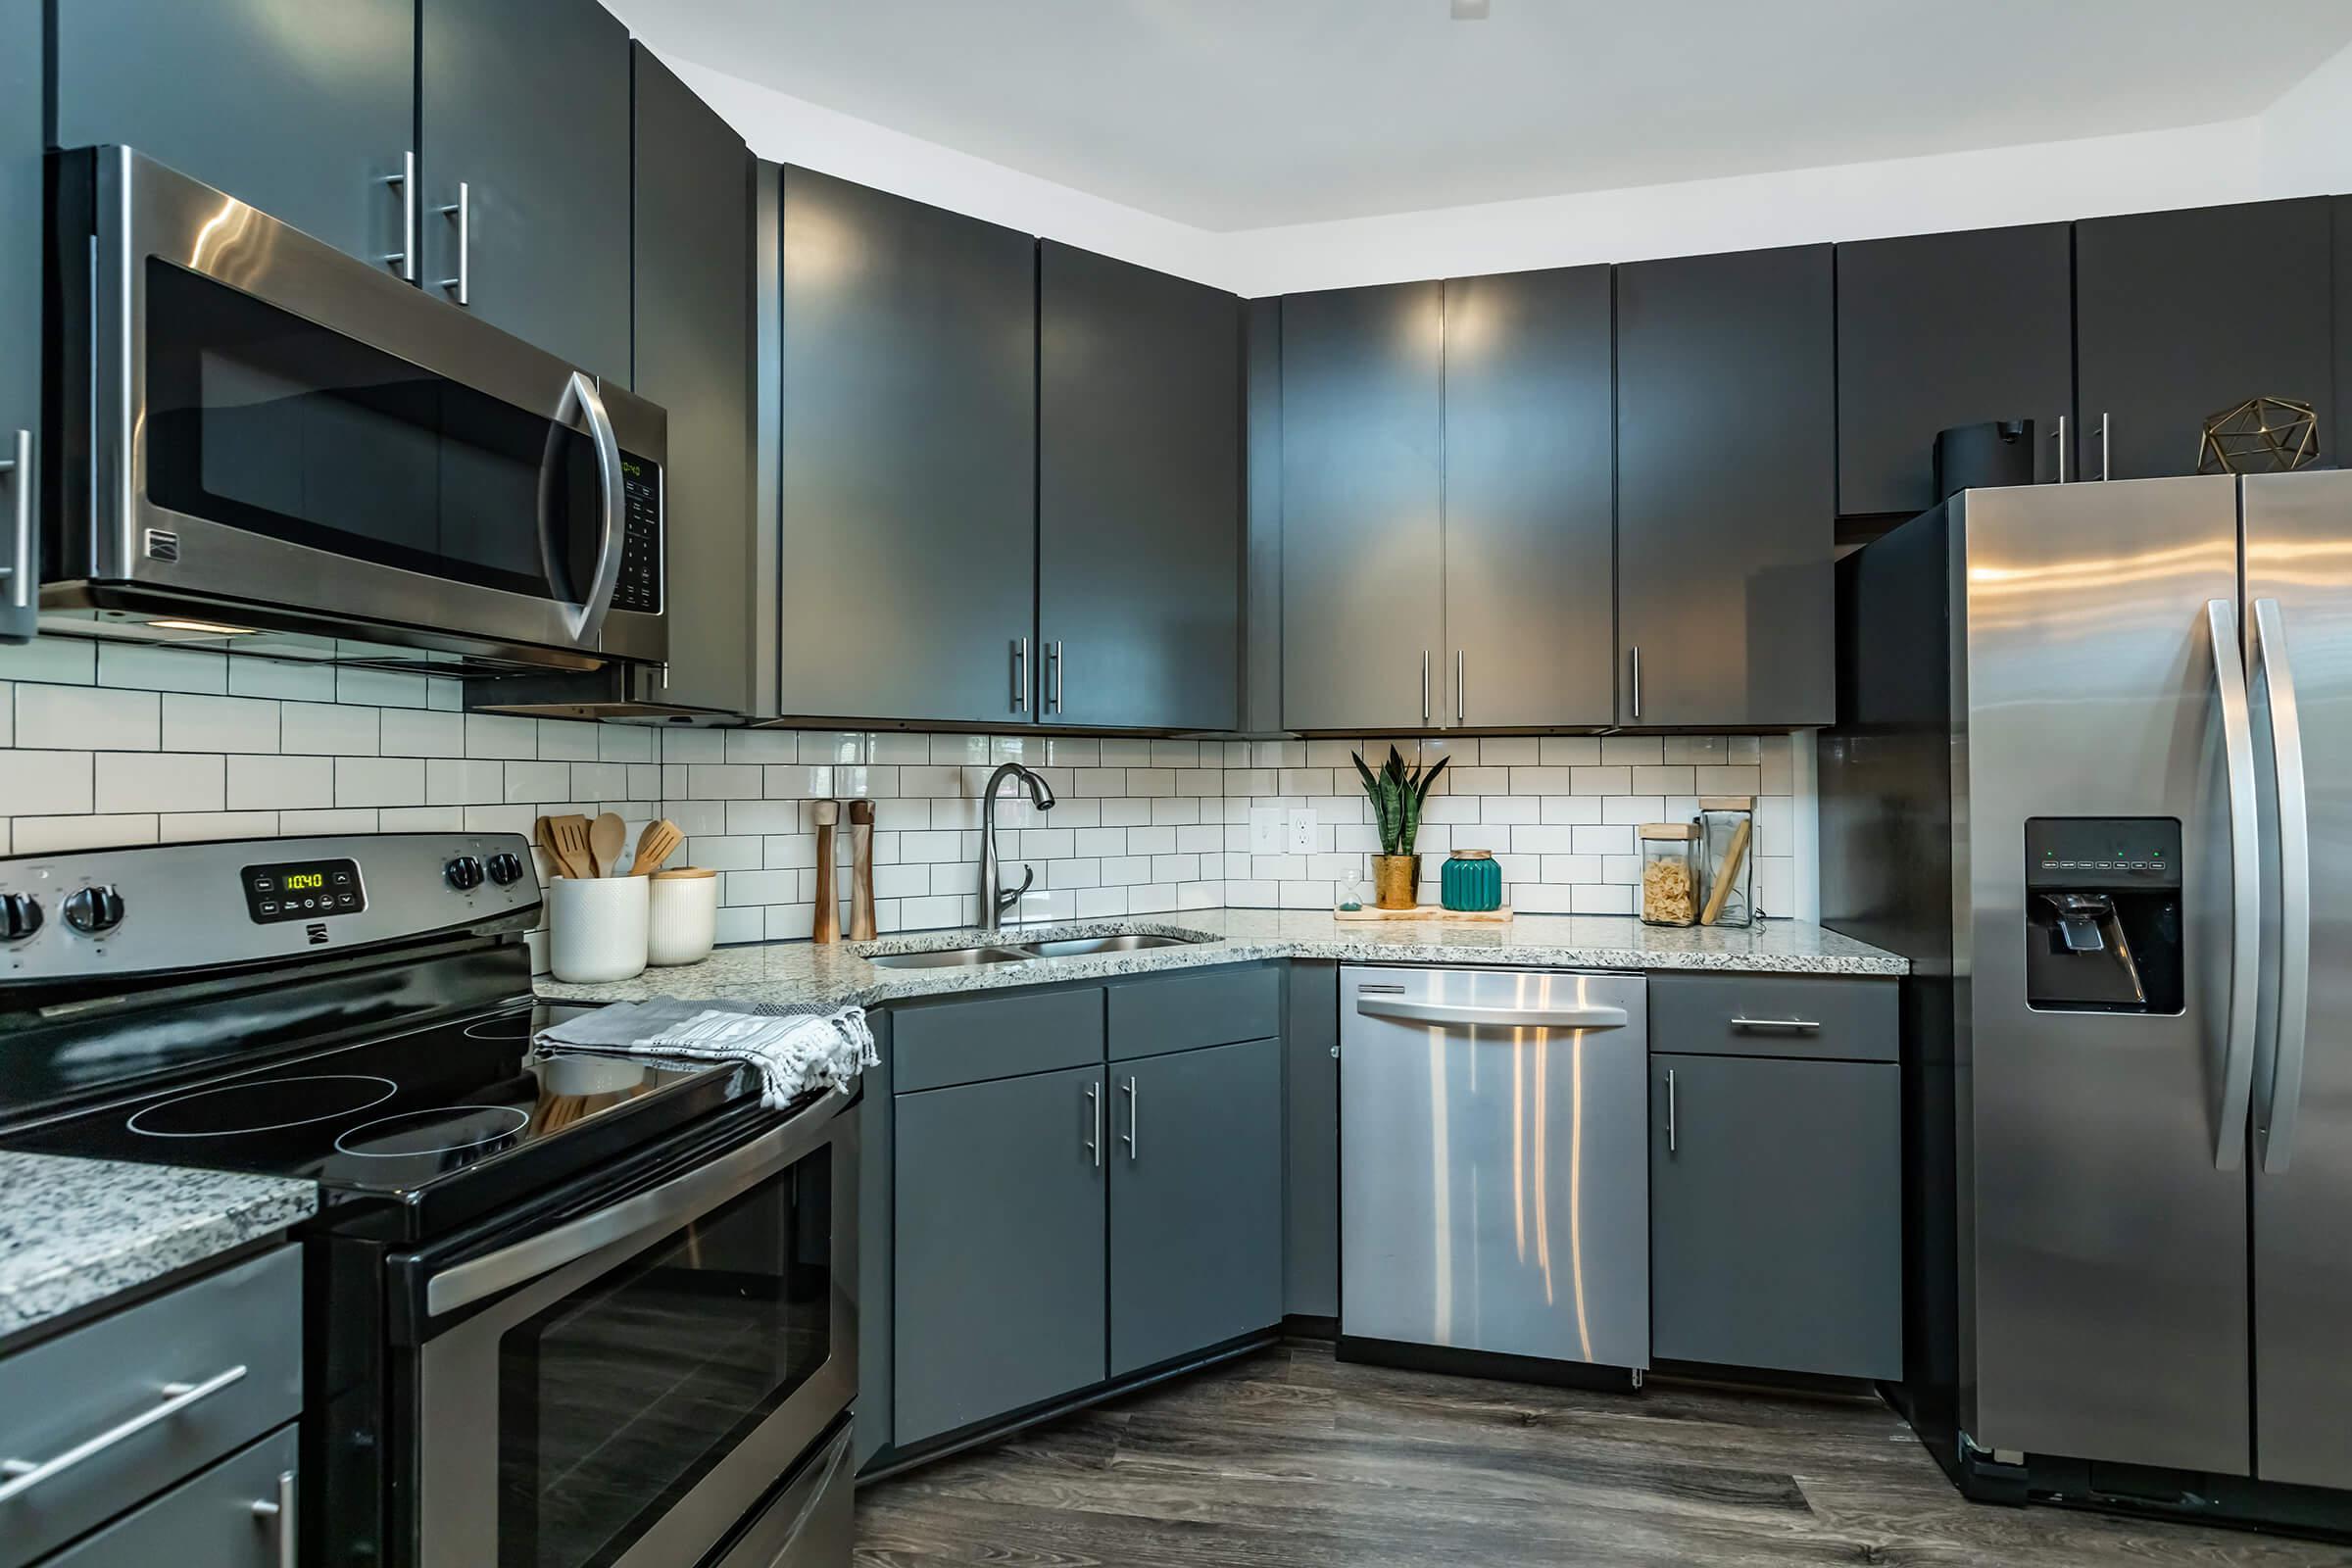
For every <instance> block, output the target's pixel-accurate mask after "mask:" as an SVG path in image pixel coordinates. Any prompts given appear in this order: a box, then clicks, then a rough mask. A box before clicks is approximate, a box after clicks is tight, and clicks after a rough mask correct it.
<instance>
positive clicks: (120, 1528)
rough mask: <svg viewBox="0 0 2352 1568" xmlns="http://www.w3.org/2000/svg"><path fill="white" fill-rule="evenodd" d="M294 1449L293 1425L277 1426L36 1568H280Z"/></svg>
mask: <svg viewBox="0 0 2352 1568" xmlns="http://www.w3.org/2000/svg"><path fill="white" fill-rule="evenodd" d="M298 1451H299V1445H298V1443H297V1441H296V1432H295V1428H294V1427H292V1426H286V1427H282V1428H280V1429H279V1430H278V1431H276V1432H274V1433H272V1434H270V1436H269V1437H266V1438H264V1439H263V1440H262V1441H261V1442H259V1443H257V1444H254V1445H253V1446H251V1447H248V1448H246V1449H244V1450H242V1451H241V1452H238V1453H233V1454H231V1455H229V1456H228V1457H227V1458H225V1459H223V1460H221V1462H220V1463H219V1464H217V1465H214V1466H213V1467H212V1468H211V1469H209V1470H206V1471H203V1472H202V1473H200V1474H198V1475H194V1476H191V1477H189V1478H188V1479H187V1480H185V1481H183V1482H181V1483H180V1484H179V1485H178V1486H176V1487H173V1488H172V1490H171V1491H170V1492H167V1493H165V1494H164V1495H162V1496H160V1497H158V1498H156V1499H155V1500H154V1501H152V1502H149V1503H145V1504H143V1505H141V1506H140V1507H137V1508H134V1509H132V1510H131V1511H130V1512H129V1513H127V1514H125V1515H123V1517H122V1518H121V1519H118V1520H116V1521H115V1522H114V1523H113V1524H111V1525H108V1526H107V1527H106V1528H105V1529H103V1530H101V1531H99V1532H98V1533H97V1534H96V1535H94V1536H90V1537H88V1538H87V1539H85V1540H83V1541H81V1542H79V1543H77V1544H74V1545H72V1546H69V1547H67V1548H66V1549H65V1550H64V1551H61V1552H59V1553H58V1554H57V1555H56V1556H54V1557H51V1558H49V1559H47V1560H46V1561H44V1562H43V1563H42V1564H41V1568H145V1565H147V1564H152V1563H170V1564H171V1565H172V1568H285V1565H286V1564H287V1563H290V1562H293V1561H294V1560H295V1557H294V1555H293V1551H292V1549H291V1547H290V1545H289V1544H288V1542H287V1534H288V1532H290V1531H295V1530H298V1529H299V1528H300V1519H301V1512H302V1505H301V1489H300V1485H299V1483H300V1479H301V1478H300V1474H299V1469H300V1466H299V1458H298Z"/></svg>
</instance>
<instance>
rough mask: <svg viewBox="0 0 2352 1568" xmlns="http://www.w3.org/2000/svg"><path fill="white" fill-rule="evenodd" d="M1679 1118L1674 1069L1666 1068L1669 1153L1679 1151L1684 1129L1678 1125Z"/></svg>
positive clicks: (1667, 1144) (1667, 1145)
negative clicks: (1676, 1104)
mask: <svg viewBox="0 0 2352 1568" xmlns="http://www.w3.org/2000/svg"><path fill="white" fill-rule="evenodd" d="M1679 1119H1680V1118H1679V1116H1678V1115H1677V1112H1676V1110H1675V1104H1674V1069H1673V1068H1672V1067H1669V1068H1667V1069H1666V1152H1668V1153H1669V1154H1672V1153H1675V1152H1678V1145H1679V1141H1680V1139H1681V1137H1682V1129H1681V1128H1680V1127H1679V1126H1678V1125H1677V1122H1678V1121H1679Z"/></svg>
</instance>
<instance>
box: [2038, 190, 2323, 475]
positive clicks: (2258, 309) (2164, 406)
mask: <svg viewBox="0 0 2352 1568" xmlns="http://www.w3.org/2000/svg"><path fill="white" fill-rule="evenodd" d="M2329 206H2330V203H2329V200H2328V199H2327V198H2326V197H2312V198H2308V199H2305V200H2299V201H2282V202H2252V203H2246V204H2244V205H2241V206H2235V207H2200V208H2192V209H2189V210H2187V211H2183V212H2171V213H2140V214H2136V215H2133V216H2131V217H2128V218H2100V219H2093V220H2089V221H2083V222H2080V223H2077V224H2076V225H2075V334H2076V336H2075V346H2076V364H2077V367H2078V372H2077V374H2078V379H2077V382H2076V388H2077V399H2076V405H2075V428H2074V431H2073V436H2074V446H2075V451H2076V458H2075V460H2074V462H2073V463H2072V464H2071V465H2070V466H2069V470H2068V475H2069V477H2076V476H2080V477H2082V478H2084V479H2099V478H2112V479H2154V478H2163V477H2167V476H2170V475H2174V474H2184V473H2194V472H2196V471H2197V453H2198V446H2199V443H2200V439H2201V436H2202V434H2203V430H2204V425H2205V420H2206V418H2207V417H2209V416H2211V415H2214V414H2217V413H2220V412H2221V411H2223V410H2225V409H2228V408H2229V407H2231V406H2232V405H2234V404H2237V403H2242V402H2244V401H2245V400H2246V399H2248V398H2253V397H2280V398H2296V399H2300V400H2302V401H2305V402H2308V403H2311V404H2313V405H2315V406H2316V407H2317V408H2318V410H2319V415H2320V419H2321V425H2322V430H2323V432H2325V431H2326V429H2327V421H2328V420H2329V419H2331V418H2333V417H2335V415H2334V412H2333V410H2334V405H2335V401H2336V388H2335V384H2334V382H2335V373H2334V368H2333V367H2332V366H2331V365H2330V364H2329V359H2330V348H2329V344H2328V342H2327V331H2326V330H2325V328H2324V326H2323V323H2325V322H2327V320H2328V319H2330V317H2331V315H2332V314H2333V307H2332V304H2331V300H2330V295H2331V292H2332V285H2331V280H2330V278H2329V275H2328V274H2329V270H2330V268H2331V255H2332V250H2333V244H2332V240H2331V237H2330V234H2329V219H2330V214H2329ZM2102 427H2103V430H2104V434H2103V435H2102ZM2324 438H2325V436H2324V434H2323V439H2324Z"/></svg>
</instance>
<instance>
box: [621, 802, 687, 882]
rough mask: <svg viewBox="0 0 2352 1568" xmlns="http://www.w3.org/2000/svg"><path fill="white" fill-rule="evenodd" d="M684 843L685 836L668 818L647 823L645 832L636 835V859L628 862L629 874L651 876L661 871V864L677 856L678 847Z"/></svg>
mask: <svg viewBox="0 0 2352 1568" xmlns="http://www.w3.org/2000/svg"><path fill="white" fill-rule="evenodd" d="M685 842H686V835H685V834H684V833H682V832H680V831H679V830H678V824H677V823H675V822H672V821H671V820H670V819H669V818H668V817H666V816H664V817H662V818H660V819H659V820H657V821H654V822H650V823H648V824H647V825H646V829H645V831H644V832H642V833H640V834H638V835H637V858H635V859H633V860H631V861H630V862H629V874H630V875H631V876H651V875H652V874H653V873H654V872H656V871H659V870H661V869H662V861H664V860H666V859H668V858H670V857H671V856H673V855H675V854H677V852H678V846H679V845H681V844H683V843H685Z"/></svg>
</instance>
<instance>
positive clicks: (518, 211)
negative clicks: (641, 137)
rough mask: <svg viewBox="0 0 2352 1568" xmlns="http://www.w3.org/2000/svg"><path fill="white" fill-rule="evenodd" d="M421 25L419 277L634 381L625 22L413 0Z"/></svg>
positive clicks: (556, 350)
mask: <svg viewBox="0 0 2352 1568" xmlns="http://www.w3.org/2000/svg"><path fill="white" fill-rule="evenodd" d="M286 9H287V10H288V11H290V12H291V11H300V10H304V9H306V8H304V7H301V6H299V5H292V4H290V5H288V6H287V7H286ZM416 17H417V21H416V27H417V32H416V36H417V125H418V127H419V136H420V140H421V143H422V145H421V147H420V149H419V159H420V162H421V166H422V173H421V176H420V177H421V180H422V189H421V192H420V208H419V211H418V215H417V224H418V227H419V229H420V231H421V234H422V241H421V243H422V251H423V257H424V266H423V268H422V270H421V276H420V278H419V281H421V282H422V283H423V284H424V286H425V287H426V288H428V289H431V290H433V291H435V292H436V293H437V294H438V295H439V296H440V297H442V298H444V299H447V300H451V301H453V302H455V303H457V304H460V305H462V306H464V307H465V308H466V309H467V310H470V311H472V312H473V313H474V314H475V315H477V316H479V317H481V318H482V319H484V320H486V321H489V322H491V323H492V324H493V325H496V326H499V327H502V328H504V329H505V330H507V331H509V332H512V333H514V334H515V336H516V337H519V338H522V339H523V340H525V341H526V342H530V343H534V344H537V345H538V346H539V347H540V348H542V349H545V350H546V351H547V352H548V353H550V354H554V355H557V356H559V357H560V358H562V359H564V360H568V361H569V362H570V363H572V364H573V365H576V366H579V367H581V368H584V369H587V370H589V371H592V372H594V373H595V374H597V375H600V376H606V377H610V378H612V379H613V380H614V381H619V382H622V383H624V384H625V382H626V379H627V377H628V375H629V369H630V365H629V118H630V117H629V31H628V28H627V27H625V26H623V25H621V23H620V22H619V21H618V20H617V19H616V18H614V17H613V15H612V14H611V13H609V12H607V11H606V10H605V9H604V8H603V7H601V6H599V5H597V4H596V3H595V0H498V3H497V4H496V5H485V4H482V3H481V0H417V8H416ZM313 30H315V29H312V28H309V27H307V26H306V27H305V28H304V29H303V36H304V37H306V38H307V37H308V36H309V35H310V33H311V32H312V31H313ZM300 151H301V149H300V147H299V146H296V147H294V148H292V149H290V150H289V156H299V154H300Z"/></svg>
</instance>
